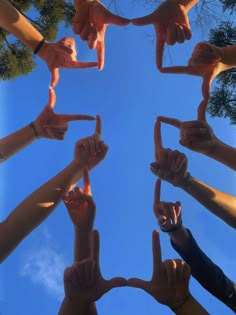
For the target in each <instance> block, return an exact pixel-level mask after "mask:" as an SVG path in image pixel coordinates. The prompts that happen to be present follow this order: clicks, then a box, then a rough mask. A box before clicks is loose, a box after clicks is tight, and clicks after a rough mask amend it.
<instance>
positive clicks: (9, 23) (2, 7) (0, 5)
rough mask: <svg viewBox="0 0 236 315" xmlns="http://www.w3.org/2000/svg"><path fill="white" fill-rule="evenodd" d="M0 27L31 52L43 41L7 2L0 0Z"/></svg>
mask: <svg viewBox="0 0 236 315" xmlns="http://www.w3.org/2000/svg"><path fill="white" fill-rule="evenodd" d="M0 26H1V27H3V28H4V29H6V30H7V31H8V32H9V33H11V34H13V35H14V36H15V37H17V38H18V39H19V40H20V41H21V42H22V43H23V44H25V45H26V46H27V47H28V48H29V49H31V50H32V51H34V50H35V48H36V47H37V45H38V44H39V43H40V41H41V40H42V39H43V36H42V35H41V34H40V33H39V32H38V31H37V30H36V29H35V28H34V27H33V26H32V25H31V24H30V23H29V22H28V21H27V20H26V18H25V17H24V16H23V15H22V14H21V13H20V12H19V11H18V10H16V8H15V7H14V6H12V5H11V3H10V2H9V1H7V0H0Z"/></svg>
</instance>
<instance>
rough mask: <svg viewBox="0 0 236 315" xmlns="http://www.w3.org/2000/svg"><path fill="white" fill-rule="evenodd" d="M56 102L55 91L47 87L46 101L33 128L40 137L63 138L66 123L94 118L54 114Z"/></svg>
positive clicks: (92, 118)
mask: <svg viewBox="0 0 236 315" xmlns="http://www.w3.org/2000/svg"><path fill="white" fill-rule="evenodd" d="M55 104H56V93H55V91H54V89H53V88H49V97H48V103H47V105H46V106H45V107H44V109H43V111H42V112H41V113H40V115H39V116H38V117H37V118H36V119H35V121H34V125H35V129H36V131H37V133H38V135H39V137H42V138H48V139H55V140H63V139H64V136H65V133H66V131H67V130H68V123H69V122H71V121H76V120H95V117H93V116H89V115H79V114H56V113H55V112H54V107H55Z"/></svg>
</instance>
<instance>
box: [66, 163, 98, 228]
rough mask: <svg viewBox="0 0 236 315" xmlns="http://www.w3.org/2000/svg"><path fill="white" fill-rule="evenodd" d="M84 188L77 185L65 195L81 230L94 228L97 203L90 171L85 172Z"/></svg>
mask: <svg viewBox="0 0 236 315" xmlns="http://www.w3.org/2000/svg"><path fill="white" fill-rule="evenodd" d="M83 180H84V190H82V189H81V188H79V187H76V188H75V189H74V191H73V190H71V191H70V192H69V193H68V194H67V195H66V196H64V197H63V201H64V204H65V206H66V208H67V210H68V213H69V215H70V218H71V220H72V222H73V224H74V225H75V226H76V227H78V228H79V229H80V230H86V231H87V230H92V229H93V223H94V219H95V213H96V204H95V202H94V200H93V198H92V193H91V188H90V181H89V173H88V170H87V169H86V168H85V169H84V172H83Z"/></svg>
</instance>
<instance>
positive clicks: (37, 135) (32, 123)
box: [28, 121, 40, 139]
mask: <svg viewBox="0 0 236 315" xmlns="http://www.w3.org/2000/svg"><path fill="white" fill-rule="evenodd" d="M28 126H29V127H30V128H31V130H32V132H33V133H34V136H35V138H37V139H40V135H39V133H38V130H37V127H36V124H35V122H34V121H32V122H31V123H30V124H29V125H28Z"/></svg>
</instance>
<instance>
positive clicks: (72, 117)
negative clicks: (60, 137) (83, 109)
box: [58, 114, 95, 122]
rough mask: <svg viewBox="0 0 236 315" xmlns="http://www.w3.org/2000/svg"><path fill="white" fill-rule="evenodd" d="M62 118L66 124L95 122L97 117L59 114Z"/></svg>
mask: <svg viewBox="0 0 236 315" xmlns="http://www.w3.org/2000/svg"><path fill="white" fill-rule="evenodd" d="M58 115H59V116H60V118H61V119H62V120H64V121H66V122H69V121H76V120H95V117H93V116H89V115H80V114H58Z"/></svg>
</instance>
